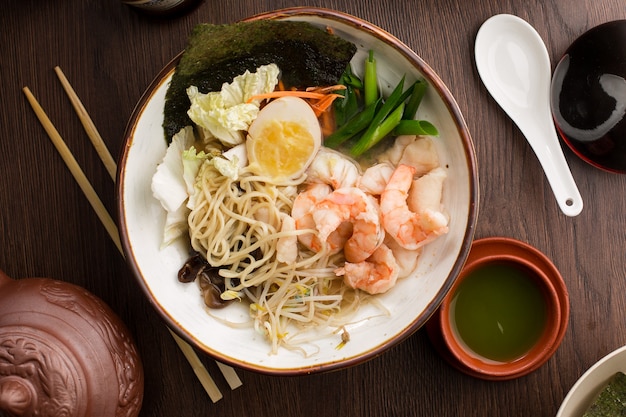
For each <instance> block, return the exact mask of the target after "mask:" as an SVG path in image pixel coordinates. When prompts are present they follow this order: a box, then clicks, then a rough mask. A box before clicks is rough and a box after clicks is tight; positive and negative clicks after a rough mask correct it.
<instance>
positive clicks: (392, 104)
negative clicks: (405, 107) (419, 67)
mask: <svg viewBox="0 0 626 417" xmlns="http://www.w3.org/2000/svg"><path fill="white" fill-rule="evenodd" d="M403 88H404V77H402V79H401V80H400V82H399V83H398V85H396V87H395V88H394V89H393V91H392V92H391V94H390V95H389V98H387V100H386V101H385V102H384V103H383V105H382V106H381V107H380V110H378V112H376V116H374V119H373V120H372V124H371V125H370V127H369V128H368V130H374V129H375V128H376V127H377V126H378V125H379V124H380V123H382V121H383V120H385V118H386V117H387V116H388V115H389V114H390V113H391V112H392V111H393V110H394V109H395V108H396V107H398V105H399V104H400V103H402V102H403V101H404V100H405V99H406V98H405V97H403V96H404V95H403V94H402V89H403ZM365 134H366V135H367V132H366V133H365Z"/></svg>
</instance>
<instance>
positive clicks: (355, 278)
mask: <svg viewBox="0 0 626 417" xmlns="http://www.w3.org/2000/svg"><path fill="white" fill-rule="evenodd" d="M335 274H337V276H342V275H343V281H344V282H345V283H346V285H349V286H350V287H352V288H355V289H360V290H363V291H366V292H368V293H370V294H380V293H384V292H386V291H388V290H389V289H390V288H391V287H393V286H394V285H395V284H396V281H397V279H398V264H397V263H396V260H395V258H394V256H393V253H392V252H391V249H389V248H388V247H387V246H386V245H385V244H382V245H380V246H379V247H378V248H377V249H376V250H375V251H374V253H373V254H372V256H370V257H369V258H368V259H367V260H365V261H363V262H358V263H350V262H346V263H345V265H344V266H343V267H342V268H337V269H336V270H335Z"/></svg>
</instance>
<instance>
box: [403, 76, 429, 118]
mask: <svg viewBox="0 0 626 417" xmlns="http://www.w3.org/2000/svg"><path fill="white" fill-rule="evenodd" d="M427 86H428V84H426V81H424V80H417V81H415V83H414V84H413V92H412V93H411V97H409V101H408V102H407V104H406V107H405V108H404V115H402V118H403V119H406V120H411V119H414V118H415V114H417V109H418V107H419V105H420V103H421V102H422V98H424V94H425V93H426V87H427Z"/></svg>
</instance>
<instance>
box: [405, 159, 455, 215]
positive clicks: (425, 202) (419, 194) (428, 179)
mask: <svg viewBox="0 0 626 417" xmlns="http://www.w3.org/2000/svg"><path fill="white" fill-rule="evenodd" d="M446 177H447V174H446V171H445V170H444V169H443V168H441V167H439V168H435V169H433V170H432V171H430V172H429V173H428V174H426V175H424V176H422V177H419V178H418V179H416V180H414V181H413V185H412V186H411V189H410V190H409V197H408V200H407V201H408V205H409V209H410V210H411V211H413V212H416V213H420V212H422V211H425V210H433V211H441V210H442V204H441V196H442V194H443V183H444V181H445V180H446Z"/></svg>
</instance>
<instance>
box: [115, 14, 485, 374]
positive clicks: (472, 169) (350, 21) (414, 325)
mask: <svg viewBox="0 0 626 417" xmlns="http://www.w3.org/2000/svg"><path fill="white" fill-rule="evenodd" d="M290 17H321V18H324V19H328V20H332V21H337V22H338V23H342V24H346V25H349V26H351V27H354V28H357V29H359V30H362V31H365V32H367V33H369V34H370V35H372V36H374V37H376V38H377V39H379V40H381V41H382V42H384V43H385V44H386V45H388V46H390V47H391V48H393V49H395V50H396V51H397V52H399V53H400V54H401V55H402V56H403V57H404V58H405V59H406V60H407V62H409V63H410V64H411V65H412V66H413V67H415V68H416V69H418V70H419V71H420V72H421V73H422V74H423V75H424V76H425V77H426V78H428V80H429V82H430V84H431V85H432V87H433V90H434V91H435V92H436V93H437V94H438V95H439V96H440V98H441V100H442V102H443V104H444V105H445V106H446V109H447V111H448V112H449V113H450V115H451V117H452V119H453V121H454V123H455V125H456V126H455V127H456V129H455V130H456V131H457V132H458V134H459V136H460V139H461V141H462V143H463V151H464V158H465V161H466V163H467V169H468V172H469V178H467V183H468V186H469V190H468V191H469V193H468V196H469V202H470V205H469V207H468V216H467V225H466V228H465V233H464V236H463V240H462V244H461V247H460V248H459V256H458V258H457V259H456V261H455V263H454V265H453V267H452V268H451V270H450V272H449V274H448V276H447V278H446V279H445V281H444V283H443V285H442V286H441V287H440V288H439V291H438V292H437V294H436V296H435V297H434V299H433V300H431V301H430V303H429V304H428V305H427V307H426V308H425V310H424V311H423V313H422V314H421V315H420V316H419V317H418V318H416V320H414V321H413V322H411V323H410V324H409V325H408V326H406V327H405V328H404V329H402V330H401V331H400V332H399V333H397V334H395V335H394V336H393V337H391V338H389V339H387V340H386V341H383V342H382V343H380V344H379V345H377V346H375V347H374V348H373V349H370V350H367V351H363V352H362V353H360V354H357V355H355V356H352V357H349V358H346V359H343V360H339V361H326V362H323V363H319V364H314V365H310V366H303V367H293V368H271V367H267V366H261V365H258V364H254V363H248V362H241V361H233V360H231V359H230V358H229V357H228V356H225V355H221V354H219V352H213V351H212V352H207V351H205V350H204V349H202V346H201V344H200V343H199V342H198V341H197V340H196V339H195V338H194V336H193V335H191V334H189V333H188V332H186V331H184V330H183V329H181V328H180V327H179V326H178V323H177V322H176V320H174V319H173V317H172V316H171V315H170V314H169V313H168V312H167V311H166V310H165V309H164V308H163V306H162V305H160V304H159V303H158V301H157V300H155V299H154V296H153V294H152V292H151V291H150V289H149V287H148V286H147V284H146V282H145V281H144V279H143V277H142V274H141V271H140V269H139V266H138V265H137V263H136V262H135V261H134V259H133V257H132V256H131V255H132V253H133V250H132V244H131V242H130V240H129V237H128V225H127V224H126V218H125V215H124V196H123V191H124V176H125V165H126V162H127V157H128V150H129V148H130V145H131V143H132V138H133V136H134V130H135V127H136V122H137V120H138V119H139V117H140V116H141V114H142V111H143V110H144V108H145V106H146V104H147V103H148V102H149V100H150V99H151V97H152V95H153V93H154V91H155V90H156V89H157V88H158V87H159V86H160V85H161V84H162V83H163V81H164V79H165V78H166V77H167V76H168V74H170V73H172V72H173V71H174V69H175V67H176V65H177V63H178V61H179V60H180V58H181V56H182V54H183V52H184V51H181V52H180V53H179V54H177V55H176V56H175V57H174V58H173V59H172V60H170V62H169V63H168V64H166V65H165V67H164V68H163V69H162V70H161V71H160V72H159V73H158V74H157V76H156V77H155V78H154V79H153V81H152V82H151V83H150V84H149V86H148V87H147V89H146V90H145V91H144V93H143V94H142V96H141V97H140V99H139V101H138V103H137V104H136V106H135V108H134V109H133V111H132V113H131V116H130V118H129V121H128V123H127V126H126V129H125V133H124V140H123V147H122V149H121V152H120V156H119V163H118V170H117V181H116V188H117V191H116V207H117V213H118V222H119V230H120V237H121V243H122V248H123V250H124V253H125V255H126V258H127V264H128V266H129V268H130V270H131V272H132V274H133V276H134V277H135V278H136V280H137V281H138V283H139V286H140V288H141V291H142V292H143V293H144V295H145V296H146V297H147V299H148V300H149V302H150V304H151V305H152V307H153V308H154V309H155V310H156V312H157V313H158V315H159V316H160V318H161V319H162V320H163V321H164V322H165V324H166V325H167V326H168V327H169V328H170V329H172V330H173V331H174V332H175V333H176V334H177V335H179V336H180V337H181V338H183V339H184V340H185V341H186V342H188V343H190V344H191V345H192V346H194V347H197V348H199V349H201V350H202V351H203V352H205V353H206V354H208V355H209V356H212V357H213V358H214V359H216V360H219V361H221V362H223V363H227V364H229V365H233V366H237V367H239V368H241V369H245V370H249V371H254V372H258V373H263V374H267V375H275V376H298V375H308V374H312V373H319V372H326V371H332V370H336V369H343V368H348V367H351V366H355V365H358V364H361V363H363V362H366V361H368V360H370V359H373V358H375V357H377V356H380V355H381V354H382V353H384V352H386V351H388V350H389V349H390V348H391V347H393V346H396V345H397V344H399V343H400V342H402V341H404V340H405V339H407V338H408V337H409V336H411V335H412V334H413V333H415V332H416V331H417V330H418V329H419V328H421V327H422V326H423V325H424V324H425V323H426V322H427V321H428V319H429V318H430V317H431V316H432V314H434V312H435V311H436V310H437V309H438V307H439V305H440V304H441V302H442V301H443V299H444V297H445V295H446V294H447V292H448V291H449V290H450V288H451V287H452V284H453V283H454V281H455V280H456V278H457V276H458V274H459V273H460V271H461V269H462V267H463V264H464V263H465V260H466V258H467V256H468V254H469V252H470V248H471V243H472V240H473V237H474V233H475V229H476V223H477V218H478V207H479V184H478V181H479V180H478V168H477V161H476V154H475V150H474V144H473V142H472V139H471V135H470V132H469V129H468V127H467V124H466V122H465V119H464V117H463V115H462V113H461V110H460V108H459V106H458V104H457V102H456V100H455V99H454V97H453V96H452V94H451V93H450V91H449V90H448V88H447V86H446V85H445V84H444V83H443V81H442V80H441V79H440V77H439V76H438V75H437V74H436V73H435V72H434V71H433V70H432V68H431V67H430V66H429V65H428V64H426V62H425V61H423V60H422V58H420V57H419V56H418V55H417V53H415V52H414V51H412V50H411V49H410V48H409V47H408V46H407V45H405V44H404V43H403V42H402V41H400V40H399V39H397V38H396V37H395V36H393V35H391V34H390V33H388V32H387V31H385V30H384V29H382V28H380V27H378V26H376V25H374V24H372V23H369V22H367V21H365V20H362V19H360V18H358V17H356V16H353V15H350V14H347V13H344V12H340V11H336V10H332V9H326V8H317V7H306V6H302V7H291V8H284V9H278V10H274V11H269V12H265V13H260V14H256V15H253V16H250V17H248V18H245V19H243V20H241V21H253V20H261V19H287V18H290Z"/></svg>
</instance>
